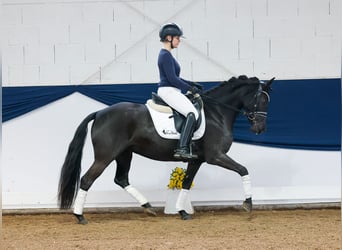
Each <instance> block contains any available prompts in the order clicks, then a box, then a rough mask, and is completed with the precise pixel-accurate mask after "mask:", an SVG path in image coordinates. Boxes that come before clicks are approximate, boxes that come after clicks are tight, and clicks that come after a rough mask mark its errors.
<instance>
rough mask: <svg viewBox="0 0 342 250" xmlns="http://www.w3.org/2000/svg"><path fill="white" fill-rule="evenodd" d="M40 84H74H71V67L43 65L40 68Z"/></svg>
mask: <svg viewBox="0 0 342 250" xmlns="http://www.w3.org/2000/svg"><path fill="white" fill-rule="evenodd" d="M39 76H40V78H39V82H40V83H41V85H51V83H52V82H53V84H58V85H64V84H65V83H68V84H73V83H71V82H70V66H69V65H58V64H52V65H48V64H45V65H41V66H40V67H39Z"/></svg>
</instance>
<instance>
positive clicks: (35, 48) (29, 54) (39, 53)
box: [24, 44, 55, 65]
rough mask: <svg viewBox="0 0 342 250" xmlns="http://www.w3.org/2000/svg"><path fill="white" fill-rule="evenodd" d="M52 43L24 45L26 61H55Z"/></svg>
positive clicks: (43, 62)
mask: <svg viewBox="0 0 342 250" xmlns="http://www.w3.org/2000/svg"><path fill="white" fill-rule="evenodd" d="M54 49H55V48H54V46H53V45H52V44H49V45H44V44H40V45H38V44H28V45H25V47H24V62H25V64H28V65H32V64H33V65H41V64H53V63H55V52H54Z"/></svg>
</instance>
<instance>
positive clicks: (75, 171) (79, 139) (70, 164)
mask: <svg viewBox="0 0 342 250" xmlns="http://www.w3.org/2000/svg"><path fill="white" fill-rule="evenodd" d="M96 113H97V112H94V113H92V114H90V115H88V116H87V117H86V118H85V119H84V120H83V121H82V122H81V124H80V125H79V126H78V128H77V129H76V132H75V135H74V138H73V139H72V141H71V142H70V145H69V149H68V153H67V155H66V157H65V160H64V164H63V167H62V170H61V176H60V178H59V186H58V204H59V207H60V208H61V209H67V208H70V207H71V205H72V203H73V202H74V199H75V196H76V193H77V191H78V187H79V182H80V173H81V160H82V151H83V146H84V142H85V138H86V136H87V131H88V123H89V122H90V121H91V120H94V119H95V116H96Z"/></svg>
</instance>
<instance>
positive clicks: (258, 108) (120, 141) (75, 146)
mask: <svg viewBox="0 0 342 250" xmlns="http://www.w3.org/2000/svg"><path fill="white" fill-rule="evenodd" d="M273 79H274V78H272V79H271V80H269V81H267V82H266V83H263V82H260V81H259V79H258V78H256V77H252V78H248V77H246V76H239V77H238V78H235V77H232V78H231V79H230V80H229V81H225V82H222V83H221V84H220V85H218V86H217V87H214V88H212V89H210V90H207V91H205V92H203V93H202V94H201V97H202V100H203V105H204V113H205V121H206V129H205V133H204V135H203V137H202V138H201V139H199V140H196V141H193V143H192V148H193V151H194V152H195V153H196V154H197V155H198V159H196V160H190V161H189V162H188V166H187V170H186V177H185V179H184V181H183V188H182V191H181V192H180V194H179V197H178V200H177V206H176V207H177V209H178V211H179V214H180V216H181V218H182V219H184V220H186V219H191V216H190V215H189V214H188V213H187V212H186V211H185V209H184V208H183V207H184V204H183V203H184V200H185V198H186V195H187V192H188V190H189V189H190V186H191V183H192V181H193V179H194V177H195V175H196V173H197V171H198V169H199V168H200V166H201V164H202V163H203V162H207V163H209V164H213V165H218V166H220V167H223V168H225V169H229V170H232V171H235V172H236V173H238V174H239V175H240V176H241V177H242V182H243V187H244V191H245V201H244V202H243V208H244V209H245V210H246V211H249V212H250V211H251V210H252V194H251V182H250V179H249V175H248V170H247V169H246V168H245V167H244V166H242V165H240V164H239V163H237V162H235V161H234V160H232V159H231V158H230V157H229V156H227V154H226V153H227V152H228V150H229V148H230V147H231V145H232V142H233V131H232V130H233V124H234V122H235V120H236V118H237V116H238V115H239V114H241V113H242V114H244V115H245V116H246V117H247V118H248V120H249V122H250V124H251V130H252V131H253V132H254V133H256V134H259V133H261V132H263V131H264V130H265V129H266V118H267V108H268V104H269V101H270V96H269V92H270V91H271V83H272V81H273ZM92 120H94V122H93V125H92V128H91V139H92V144H93V148H94V158H95V159H94V162H93V164H92V165H91V167H90V168H89V170H88V171H87V172H86V174H85V175H83V176H82V178H81V180H80V172H81V158H82V150H83V146H84V143H85V138H86V134H87V126H88V123H89V122H90V121H92ZM176 144H177V140H167V139H164V138H161V137H160V136H159V135H158V134H157V132H156V130H155V128H154V125H153V122H152V119H151V116H150V114H149V111H148V110H147V107H146V105H143V104H137V103H128V102H121V103H118V104H115V105H112V106H110V107H107V108H105V109H102V110H100V111H98V112H94V113H92V114H90V115H88V116H87V117H86V118H85V119H84V120H83V121H82V122H81V124H80V125H79V126H78V128H77V130H76V132H75V135H74V138H73V139H72V141H71V143H70V145H69V149H68V153H67V155H66V158H65V162H64V164H63V167H62V170H61V175H60V180H59V190H58V202H59V206H60V208H61V209H67V208H70V207H71V206H72V204H73V203H75V204H74V215H75V216H76V217H77V218H78V222H79V223H81V224H85V223H87V221H86V220H85V218H84V217H83V207H84V203H85V200H86V195H87V192H88V190H89V188H90V187H91V186H92V184H93V183H94V181H95V180H96V179H97V178H98V177H99V176H100V175H101V174H102V173H103V171H104V170H105V168H106V167H107V166H108V165H109V164H110V163H111V162H112V161H113V160H115V161H116V174H115V179H114V182H115V183H116V184H118V185H119V186H121V187H122V188H124V189H125V190H126V191H127V192H128V193H130V194H131V195H132V196H133V197H134V198H135V199H136V200H137V201H138V202H139V203H140V205H141V206H142V207H143V208H145V211H146V212H148V213H150V214H155V212H154V210H153V209H152V206H151V205H150V203H149V202H148V201H147V199H146V198H145V197H144V196H143V195H142V194H141V193H140V192H139V191H138V190H137V189H135V188H134V187H133V186H131V185H130V183H129V180H128V173H129V170H130V165H131V160H132V154H133V153H137V154H140V155H142V156H145V157H148V158H150V159H154V160H160V161H177V160H176V159H175V158H174V157H173V154H174V149H175V148H176Z"/></svg>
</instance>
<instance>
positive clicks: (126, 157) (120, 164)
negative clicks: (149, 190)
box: [114, 150, 157, 216]
mask: <svg viewBox="0 0 342 250" xmlns="http://www.w3.org/2000/svg"><path fill="white" fill-rule="evenodd" d="M131 161H132V152H131V151H129V150H126V151H125V152H123V153H121V154H120V155H119V156H118V157H116V164H117V166H116V174H115V178H114V182H115V183H116V184H118V185H119V186H120V187H122V188H123V189H125V190H126V191H127V192H128V193H129V194H130V195H131V196H132V197H133V198H134V199H136V200H137V201H138V202H139V203H140V205H141V206H142V207H143V208H144V209H145V212H146V213H148V214H150V215H154V216H155V215H157V214H156V212H155V211H153V209H152V206H151V204H150V203H149V202H148V200H147V199H146V198H145V197H144V196H143V195H142V194H141V193H140V192H139V191H138V190H137V189H136V188H135V187H133V186H132V185H130V183H129V180H128V173H129V170H130V168H131Z"/></svg>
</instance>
